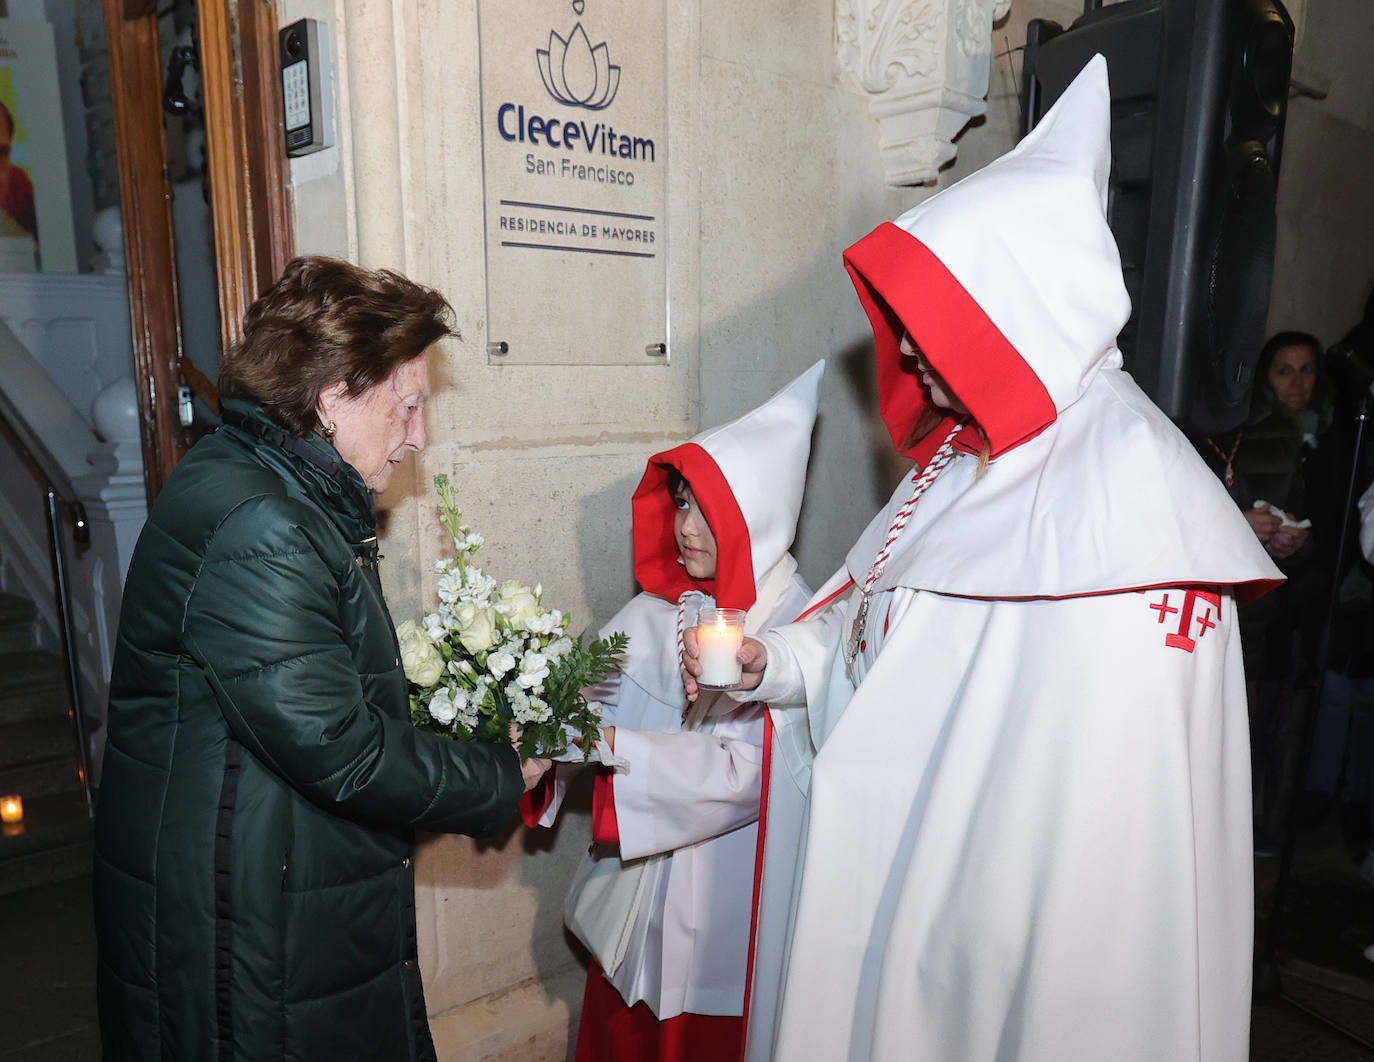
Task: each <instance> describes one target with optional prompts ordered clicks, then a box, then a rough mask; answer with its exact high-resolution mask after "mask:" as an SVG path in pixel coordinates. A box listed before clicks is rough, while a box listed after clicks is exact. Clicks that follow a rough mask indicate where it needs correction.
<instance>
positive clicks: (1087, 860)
mask: <svg viewBox="0 0 1374 1062" xmlns="http://www.w3.org/2000/svg"><path fill="white" fill-rule="evenodd" d="M1108 100H1109V94H1108V89H1107V76H1106V64H1105V62H1104V61H1103V60H1102V59H1101V57H1096V58H1094V59H1093V60H1092V61H1091V62H1089V64H1088V65H1087V67H1086V68H1085V70H1084V72H1083V73H1082V74H1081V75H1080V76H1079V77H1078V79H1077V80H1076V81H1075V82H1074V83H1073V85H1072V86H1070V88H1069V89H1068V90H1067V91H1066V93H1065V94H1064V96H1063V97H1062V98H1061V99H1060V100H1059V101H1058V103H1057V104H1056V105H1055V107H1054V108H1053V109H1052V110H1051V111H1050V113H1049V114H1048V115H1046V117H1045V119H1044V120H1043V121H1042V123H1041V124H1040V125H1039V126H1038V127H1037V128H1036V129H1035V130H1034V132H1032V133H1031V134H1030V135H1029V136H1028V137H1027V138H1026V139H1025V140H1024V141H1023V142H1022V143H1021V144H1020V145H1019V146H1018V147H1017V148H1016V149H1015V150H1014V151H1012V152H1011V153H1010V154H1008V155H1006V156H1004V157H1003V158H1001V159H998V160H997V161H995V162H993V163H992V164H990V165H989V166H988V167H986V168H985V169H984V170H982V171H980V172H978V173H975V174H974V175H972V176H971V177H968V178H966V179H965V180H963V181H961V182H960V183H958V184H956V185H954V186H953V187H951V188H949V189H948V190H946V191H944V192H942V193H941V194H939V195H937V196H935V197H933V198H931V199H930V200H928V201H926V202H925V203H923V204H921V205H920V206H918V207H916V208H915V209H913V210H911V211H909V212H908V213H906V214H904V215H903V216H902V217H900V218H898V219H897V221H896V222H895V223H894V224H886V225H883V226H880V227H879V228H878V229H877V230H875V231H874V232H873V233H871V234H870V235H869V236H867V237H865V238H864V239H862V240H860V241H859V242H858V243H857V244H855V245H854V246H853V247H852V248H850V250H849V251H848V252H847V253H846V255H845V264H846V266H847V268H848V269H849V272H850V275H851V277H852V279H853V281H854V284H855V287H856V289H857V291H858V294H859V298H860V300H861V302H862V303H863V306H864V308H865V310H866V311H867V313H868V316H869V319H870V321H871V323H872V326H873V332H874V344H875V353H876V357H877V365H878V386H879V395H880V401H881V405H882V411H883V415H884V418H885V419H886V421H887V425H888V427H889V429H890V431H891V434H892V438H893V441H894V443H895V444H896V445H897V446H898V448H899V449H902V450H904V451H905V452H907V453H909V454H910V455H911V456H912V457H913V458H914V459H915V460H916V461H917V463H918V465H924V464H926V463H927V462H930V463H931V464H932V466H935V465H938V464H939V462H936V461H934V460H933V457H934V454H935V452H936V450H937V448H939V447H941V446H942V443H943V442H944V440H945V439H946V438H947V437H950V435H951V431H953V430H955V429H956V428H957V423H956V421H955V419H954V418H952V417H948V416H947V417H945V418H944V422H943V423H940V424H938V425H937V426H936V427H935V428H934V429H933V430H932V431H930V432H929V433H928V434H926V435H925V436H924V437H923V438H921V439H919V440H917V441H915V442H914V443H913V442H912V441H911V439H910V435H911V431H912V427H913V425H915V424H916V422H917V421H918V419H920V418H921V415H922V413H923V412H924V411H925V410H926V406H927V404H928V401H929V399H928V397H927V391H926V388H925V387H924V386H923V383H922V380H921V377H920V375H919V374H918V372H917V369H916V366H915V365H914V364H910V363H909V359H904V358H903V357H902V355H901V353H900V350H899V344H900V342H901V338H902V335H903V332H904V331H906V332H909V333H910V335H911V337H912V339H913V340H914V342H915V343H916V344H917V345H918V346H919V347H920V349H921V350H922V351H923V352H924V354H925V357H926V358H927V359H928V360H929V362H930V364H931V366H932V367H933V368H934V369H935V370H936V371H937V372H938V374H939V375H940V376H941V377H942V378H943V380H944V381H945V383H946V384H947V385H948V388H949V390H950V391H952V392H953V393H954V395H956V396H957V398H958V399H960V400H961V401H962V403H963V404H964V405H965V406H967V408H968V409H969V411H970V412H971V415H972V419H971V422H970V423H968V424H967V425H965V426H964V427H963V429H962V431H959V432H958V433H957V436H956V437H955V438H954V443H953V447H954V452H953V456H952V458H951V459H950V460H949V463H948V464H947V465H946V466H944V468H943V471H942V472H940V473H939V474H938V475H937V476H935V478H934V479H933V481H931V482H930V485H929V487H928V489H926V490H925V491H924V493H923V494H921V495H920V496H919V498H918V499H917V501H916V502H915V504H914V506H913V505H912V504H911V502H910V499H911V497H912V495H913V489H914V488H913V481H914V480H919V479H920V478H921V477H920V476H918V475H913V477H909V478H908V480H906V481H905V482H903V483H902V484H901V485H899V487H898V489H897V491H896V493H895V494H894V495H893V498H892V500H891V501H890V503H889V505H888V506H887V507H886V509H885V510H884V511H883V512H881V513H879V514H878V515H877V517H875V518H874V520H873V522H872V523H871V524H870V525H869V527H868V528H867V530H866V531H865V532H864V533H863V535H862V536H861V537H860V539H859V541H858V543H857V544H856V545H855V547H854V548H853V549H852V550H851V551H850V553H849V555H848V557H847V559H846V568H847V572H846V573H844V574H847V575H848V577H849V578H851V579H852V580H853V581H854V583H855V584H856V589H855V590H853V591H851V592H850V594H849V596H848V597H847V598H846V599H845V600H844V601H843V602H842V604H841V605H840V606H839V607H838V608H836V609H835V610H833V611H831V612H829V613H826V614H825V615H823V616H822V617H821V618H820V619H818V620H816V621H815V622H811V623H803V624H793V625H790V626H787V627H784V628H781V629H780V630H777V631H774V632H772V633H769V634H765V635H764V636H763V641H764V644H765V646H766V647H767V651H768V661H769V663H768V669H767V671H766V672H765V675H764V683H763V685H761V686H760V687H759V689H758V690H757V691H756V695H757V696H759V697H760V698H763V699H765V700H768V701H769V702H770V703H772V704H774V705H778V704H786V703H790V702H794V701H800V700H805V701H806V704H807V715H808V717H809V738H810V745H811V752H812V753H813V754H814V761H813V762H812V763H811V765H810V770H809V773H808V772H804V771H803V772H795V771H794V772H791V773H790V774H789V776H788V778H786V779H784V781H787V782H789V783H790V784H792V791H793V792H794V793H795V792H798V791H801V790H807V792H806V796H805V816H806V817H805V819H803V818H802V816H800V815H794V814H789V815H787V816H784V817H775V815H774V810H775V808H774V804H773V803H772V801H773V798H774V797H775V796H776V794H777V793H778V791H779V783H778V782H777V781H774V783H773V785H772V787H771V788H770V804H769V807H768V812H767V814H768V823H769V827H768V836H767V854H766V857H765V864H764V874H763V884H762V889H763V897H764V901H763V905H762V908H761V915H760V924H759V929H758V947H759V961H758V964H757V969H758V970H759V971H760V973H763V972H765V971H766V972H767V979H768V980H769V981H770V982H771V988H769V987H768V986H767V985H764V984H762V983H761V981H760V976H759V974H756V978H755V992H756V997H755V998H756V1000H757V1001H758V1002H757V1004H756V1005H755V1006H754V1007H752V1008H751V1012H750V1024H749V1053H748V1057H749V1059H751V1060H752V1062H762V1060H764V1059H769V1058H778V1059H792V1058H817V1059H845V1060H847V1062H855V1060H859V1059H872V1060H883V1062H887V1060H890V1059H919V1060H932V1062H989V1060H997V1062H1087V1060H1092V1062H1097V1060H1106V1059H1110V1060H1112V1062H1223V1060H1224V1062H1242V1060H1243V1059H1244V1058H1245V1057H1246V1053H1247V1044H1248V1015H1249V977H1250V939H1251V931H1252V927H1251V913H1252V912H1251V887H1252V883H1251V870H1250V859H1251V855H1250V821H1249V759H1248V750H1247V735H1246V712H1245V701H1244V681H1243V675H1242V672H1241V661H1240V640H1239V633H1238V627H1237V624H1236V619H1235V607H1234V599H1233V593H1234V594H1237V595H1239V594H1253V593H1258V592H1262V590H1263V589H1265V588H1266V587H1268V586H1270V585H1272V584H1273V583H1274V582H1275V581H1276V580H1277V579H1278V578H1279V574H1278V572H1277V570H1276V569H1275V568H1274V567H1273V565H1272V564H1271V563H1270V562H1269V561H1268V559H1267V557H1266V555H1265V554H1264V552H1263V550H1262V549H1261V548H1260V546H1259V544H1258V542H1257V540H1256V538H1255V536H1254V534H1253V533H1251V532H1250V530H1249V526H1248V524H1246V522H1245V520H1244V519H1243V517H1242V516H1241V515H1240V513H1239V511H1238V510H1237V509H1236V508H1235V506H1234V505H1232V504H1231V503H1230V501H1229V499H1228V498H1227V497H1226V494H1225V492H1224V490H1223V489H1222V488H1221V486H1220V484H1219V483H1218V482H1217V481H1216V479H1215V477H1213V476H1212V475H1211V474H1210V473H1209V472H1208V470H1207V469H1206V468H1205V466H1204V465H1203V464H1202V462H1201V461H1200V459H1199V458H1198V457H1197V455H1196V452H1195V451H1194V450H1193V448H1192V447H1191V446H1190V445H1189V444H1188V443H1187V441H1186V440H1185V439H1184V438H1183V437H1182V436H1181V435H1180V433H1179V432H1178V431H1177V430H1176V429H1175V428H1174V426H1173V425H1172V424H1171V423H1170V422H1169V421H1168V419H1167V418H1165V417H1164V416H1163V415H1162V414H1161V413H1160V412H1159V411H1158V410H1157V409H1156V408H1155V407H1154V406H1153V404H1152V403H1151V402H1150V401H1149V400H1148V399H1147V398H1146V397H1145V395H1144V394H1143V393H1142V392H1141V391H1140V389H1139V388H1138V387H1137V386H1136V385H1135V383H1134V382H1133V381H1132V380H1131V378H1130V377H1129V376H1128V375H1127V374H1126V373H1125V372H1124V371H1122V368H1121V356H1120V354H1119V352H1118V351H1117V349H1116V346H1115V336H1116V332H1117V330H1118V329H1119V328H1120V327H1121V325H1122V324H1123V323H1124V321H1125V320H1126V316H1127V311H1128V304H1127V298H1126V293H1125V290H1124V287H1123V285H1122V281H1121V270H1120V263H1119V260H1118V257H1117V252H1116V248H1115V245H1114V243H1113V240H1112V236H1111V233H1110V230H1109V229H1108V226H1107V222H1106V218H1105V202H1106V199H1105V189H1106V178H1107V168H1108ZM985 449H986V454H985V456H986V457H987V458H989V459H990V460H989V462H988V463H987V466H986V468H980V464H981V462H980V460H979V457H978V455H979V454H980V453H983V452H984V450H985ZM908 516H909V519H907V517H908ZM894 528H896V529H897V530H895V531H894ZM894 539H895V541H894ZM880 558H881V559H882V560H881V563H880ZM875 571H876V574H875ZM865 586H866V587H867V589H868V591H869V600H868V606H869V607H868V609H867V610H866V617H867V618H866V624H865V626H864V627H863V628H862V635H863V636H862V638H861V639H860V638H858V637H856V638H855V639H854V643H853V644H854V645H855V646H856V649H855V655H854V656H853V659H852V661H851V660H849V659H847V652H846V650H847V648H848V647H849V644H850V640H849V636H850V632H851V630H853V629H855V626H856V623H855V621H856V619H857V618H858V616H859V612H860V600H861V597H862V595H861V592H860V591H861V589H862V588H864V587H865ZM779 714H780V713H778V712H776V711H775V715H774V718H775V721H776V720H777V719H778V715H779ZM789 766H791V763H790V761H789ZM775 773H776V772H775ZM808 787H809V789H808ZM780 821H785V822H788V823H798V822H799V821H800V827H799V828H800V830H801V835H800V836H798V835H797V834H796V833H794V834H793V835H792V836H791V837H786V838H778V837H775V832H774V824H775V822H780ZM798 850H800V851H801V853H802V855H801V863H800V867H799V868H798V867H797V866H796V864H795V855H794V853H796V852H797V851H798ZM779 910H781V911H782V912H783V914H782V916H781V917H779V916H778V915H777V914H776V912H777V911H779ZM761 988H763V989H767V990H764V991H760V989H761Z"/></svg>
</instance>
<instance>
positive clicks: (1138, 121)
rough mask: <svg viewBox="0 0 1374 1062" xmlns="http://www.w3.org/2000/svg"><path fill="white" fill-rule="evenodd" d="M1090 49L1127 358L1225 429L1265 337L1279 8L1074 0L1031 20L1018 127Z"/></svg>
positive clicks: (1184, 412)
mask: <svg viewBox="0 0 1374 1062" xmlns="http://www.w3.org/2000/svg"><path fill="white" fill-rule="evenodd" d="M1097 52H1101V53H1102V54H1103V55H1104V56H1105V57H1106V59H1107V69H1108V73H1109V75H1110V78H1111V88H1112V176H1111V189H1110V194H1109V200H1108V217H1109V220H1110V223H1111V227H1112V232H1113V234H1114V235H1115V236H1116V242H1117V246H1118V248H1119V249H1120V251H1121V262H1122V269H1123V272H1124V274H1125V277H1126V287H1127V290H1128V291H1129V292H1130V295H1131V317H1130V320H1129V321H1128V322H1127V323H1126V327H1125V328H1124V329H1123V330H1122V333H1121V336H1120V339H1119V344H1120V346H1121V350H1122V353H1123V355H1124V356H1125V358H1126V368H1127V369H1128V370H1130V372H1131V374H1132V375H1133V376H1134V377H1135V379H1136V381H1137V382H1138V383H1139V384H1140V386H1141V387H1142V388H1143V389H1144V390H1145V392H1146V393H1147V394H1149V395H1150V397H1151V398H1153V399H1154V401H1155V402H1156V403H1157V404H1158V405H1159V406H1160V408H1161V409H1163V410H1164V412H1165V413H1167V414H1168V415H1169V416H1170V417H1172V418H1174V419H1175V420H1176V421H1178V422H1179V423H1181V424H1183V425H1184V426H1185V427H1187V428H1189V429H1190V430H1194V431H1199V432H1202V433H1205V434H1215V433H1218V432H1221V431H1225V430H1228V429H1230V428H1232V427H1235V426H1236V425H1238V424H1239V423H1240V422H1241V421H1242V420H1244V419H1245V416H1246V414H1247V413H1248V412H1249V406H1250V389H1251V384H1252V382H1253V379H1254V372H1255V363H1256V361H1257V359H1258V357H1259V351H1260V347H1261V346H1262V344H1263V342H1264V332H1265V317H1266V315H1267V313H1268V309H1269V286H1270V281H1271V279H1272V275H1273V260H1274V235H1275V225H1276V222H1275V213H1274V198H1275V190H1276V186H1277V180H1278V169H1279V155H1280V150H1281V148H1282V142H1283V123H1284V118H1285V116H1286V113H1287V103H1288V79H1289V73H1290V70H1291V67H1292V59H1293V22H1292V19H1290V18H1289V16H1288V12H1287V11H1285V10H1284V8H1283V5H1282V3H1280V2H1279V0H1124V2H1121V3H1115V4H1111V5H1109V6H1106V7H1102V6H1100V0H1087V2H1086V4H1085V11H1084V14H1083V16H1082V17H1081V18H1079V19H1078V20H1077V21H1075V22H1074V23H1073V25H1071V26H1070V27H1069V28H1068V29H1064V28H1062V27H1061V26H1059V25H1058V24H1056V23H1053V22H1048V21H1045V20H1043V19H1036V20H1033V21H1032V22H1031V23H1030V24H1029V26H1028V27H1027V34H1026V51H1025V65H1024V75H1023V78H1024V86H1023V88H1024V91H1023V94H1022V100H1023V103H1024V105H1025V111H1024V114H1023V116H1022V119H1023V124H1022V133H1023V135H1024V133H1027V132H1029V131H1030V130H1031V129H1032V128H1034V127H1035V124H1036V122H1038V121H1039V120H1040V118H1041V116H1042V115H1043V114H1044V113H1045V111H1047V110H1048V109H1049V108H1050V106H1051V105H1052V104H1053V103H1054V101H1055V100H1056V99H1058V98H1059V95H1060V93H1062V92H1063V91H1064V89H1065V88H1067V87H1068V85H1069V83H1070V82H1071V81H1072V80H1073V79H1074V77H1075V76H1076V75H1077V74H1078V72H1079V71H1080V70H1081V69H1082V68H1083V66H1084V65H1085V64H1086V63H1087V61H1088V60H1089V59H1090V58H1092V56H1093V55H1094V54H1095V53H1097Z"/></svg>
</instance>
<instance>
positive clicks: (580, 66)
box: [535, 3, 620, 111]
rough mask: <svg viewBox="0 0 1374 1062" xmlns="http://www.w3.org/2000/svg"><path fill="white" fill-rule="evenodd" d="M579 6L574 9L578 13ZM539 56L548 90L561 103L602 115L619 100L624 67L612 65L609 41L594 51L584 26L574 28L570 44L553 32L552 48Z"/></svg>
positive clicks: (542, 49) (540, 66)
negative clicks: (614, 101)
mask: <svg viewBox="0 0 1374 1062" xmlns="http://www.w3.org/2000/svg"><path fill="white" fill-rule="evenodd" d="M579 6H580V5H579V4H576V3H575V4H574V5H573V7H574V8H575V9H576V8H578V7H579ZM578 14H581V11H580V10H579V11H578ZM535 55H536V56H537V57H538V60H539V76H540V77H542V78H543V79H544V87H545V88H546V89H548V90H549V95H550V96H552V97H553V98H554V99H556V100H557V101H558V102H559V103H566V104H567V105H568V106H569V107H586V108H587V109H588V110H589V111H599V110H601V109H602V108H604V107H608V106H610V103H611V100H613V99H615V94H616V91H617V90H618V89H619V88H620V67H618V66H613V65H612V64H611V60H610V56H609V54H608V53H607V50H606V42H605V41H602V42H601V43H600V44H598V45H597V46H596V47H595V48H593V47H592V45H591V41H589V40H588V39H587V33H586V31H585V30H584V29H583V28H582V23H581V22H579V23H578V24H577V25H576V26H574V27H573V31H572V32H571V33H569V34H568V39H567V40H564V39H563V38H562V37H560V36H559V35H558V33H557V31H555V30H549V46H548V48H547V49H545V48H540V49H539V50H538V51H536V52H535Z"/></svg>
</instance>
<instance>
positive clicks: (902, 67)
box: [835, 0, 1011, 186]
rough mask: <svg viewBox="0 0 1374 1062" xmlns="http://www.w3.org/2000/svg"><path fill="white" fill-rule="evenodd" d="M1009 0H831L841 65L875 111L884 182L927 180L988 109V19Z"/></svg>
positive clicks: (999, 14)
mask: <svg viewBox="0 0 1374 1062" xmlns="http://www.w3.org/2000/svg"><path fill="white" fill-rule="evenodd" d="M1010 6H1011V0H836V4H835V31H836V41H837V46H838V51H839V59H840V68H841V69H842V70H843V71H844V72H845V74H846V75H847V76H848V77H849V78H850V79H852V81H853V82H854V83H855V84H856V85H857V86H858V87H859V88H860V89H861V90H862V91H863V93H864V94H865V95H866V96H867V97H868V106H869V110H871V111H872V112H873V114H875V115H876V116H877V118H878V135H879V144H878V146H879V151H880V153H881V156H882V160H883V172H884V174H885V176H886V178H887V183H888V184H890V185H894V186H896V185H910V184H932V183H934V181H935V179H936V177H937V176H938V174H939V170H940V167H941V166H943V165H944V164H945V163H947V162H949V161H950V160H951V159H952V158H954V155H955V147H954V143H953V141H954V137H955V136H957V135H958V133H959V130H961V129H963V128H964V126H965V125H967V124H968V121H969V119H971V118H975V117H977V116H978V115H980V114H982V113H983V112H984V111H985V110H986V109H987V98H986V97H987V93H988V71H989V67H990V65H991V56H992V23H993V22H995V21H996V20H997V19H1000V18H1001V17H1002V16H1003V15H1005V14H1006V13H1007V9H1008V8H1009V7H1010Z"/></svg>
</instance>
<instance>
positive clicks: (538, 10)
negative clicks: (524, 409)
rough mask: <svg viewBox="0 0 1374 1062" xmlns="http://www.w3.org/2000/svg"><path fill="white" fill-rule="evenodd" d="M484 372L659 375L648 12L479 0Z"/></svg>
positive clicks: (662, 31) (658, 199)
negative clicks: (518, 367)
mask: <svg viewBox="0 0 1374 1062" xmlns="http://www.w3.org/2000/svg"><path fill="white" fill-rule="evenodd" d="M478 19H479V35H480V46H481V91H482V156H483V157H482V166H483V172H482V176H483V189H484V197H485V211H486V213H485V218H486V252H487V322H488V329H487V338H488V347H487V349H488V353H489V356H490V358H491V360H492V361H493V362H498V361H505V362H511V363H518V364H527V365H528V364H545V365H598V364H600V365H606V364H614V365H625V364H632V365H633V364H646V363H662V362H663V361H664V360H666V359H665V358H664V357H663V354H664V350H665V345H666V343H667V341H668V310H667V265H666V251H667V225H666V219H665V217H664V214H665V210H666V201H667V164H668V159H667V156H668V140H667V126H668V122H667V87H666V60H667V43H666V39H665V37H666V19H665V11H664V6H663V3H662V2H658V3H643V2H637V0H570V2H559V3H549V2H548V0H481V3H480V6H479V9H478Z"/></svg>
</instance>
